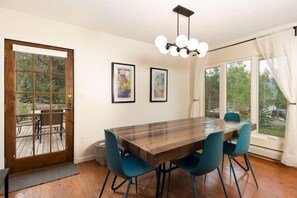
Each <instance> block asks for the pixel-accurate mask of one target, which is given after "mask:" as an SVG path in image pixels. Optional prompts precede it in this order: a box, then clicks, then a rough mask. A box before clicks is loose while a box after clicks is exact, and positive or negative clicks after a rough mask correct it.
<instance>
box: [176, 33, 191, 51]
mask: <svg viewBox="0 0 297 198" xmlns="http://www.w3.org/2000/svg"><path fill="white" fill-rule="evenodd" d="M188 42H189V41H188V37H187V36H186V35H183V34H181V35H179V36H178V37H176V39H175V43H176V45H177V46H178V47H180V48H182V47H186V46H187V44H188Z"/></svg>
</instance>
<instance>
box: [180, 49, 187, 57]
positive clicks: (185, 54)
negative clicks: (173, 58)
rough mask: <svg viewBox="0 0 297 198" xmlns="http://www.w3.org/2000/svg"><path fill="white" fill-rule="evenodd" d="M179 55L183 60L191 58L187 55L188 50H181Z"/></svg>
mask: <svg viewBox="0 0 297 198" xmlns="http://www.w3.org/2000/svg"><path fill="white" fill-rule="evenodd" d="M179 54H180V56H181V57H183V58H188V57H189V54H188V53H187V50H186V49H181V50H180V52H179Z"/></svg>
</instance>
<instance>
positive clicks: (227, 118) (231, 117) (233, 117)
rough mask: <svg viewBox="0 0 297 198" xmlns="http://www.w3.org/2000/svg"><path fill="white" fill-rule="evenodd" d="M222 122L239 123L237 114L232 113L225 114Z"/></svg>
mask: <svg viewBox="0 0 297 198" xmlns="http://www.w3.org/2000/svg"><path fill="white" fill-rule="evenodd" d="M224 120H225V121H226V122H230V121H233V122H240V116H239V114H238V113H234V112H228V113H226V114H225V116H224Z"/></svg>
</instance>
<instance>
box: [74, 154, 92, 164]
mask: <svg viewBox="0 0 297 198" xmlns="http://www.w3.org/2000/svg"><path fill="white" fill-rule="evenodd" d="M94 159H95V155H89V156H84V157H78V158H76V159H74V164H79V163H82V162H87V161H91V160H94Z"/></svg>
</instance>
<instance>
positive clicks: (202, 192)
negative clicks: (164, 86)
mask: <svg viewBox="0 0 297 198" xmlns="http://www.w3.org/2000/svg"><path fill="white" fill-rule="evenodd" d="M250 160H251V163H252V166H253V168H254V171H255V173H256V178H257V181H258V184H259V189H257V187H256V185H255V182H254V180H253V177H252V175H251V173H250V172H249V173H245V172H244V171H243V170H242V169H240V168H239V167H238V166H237V165H234V167H235V169H236V174H237V178H238V181H239V185H240V189H241V193H242V195H243V197H245V198H249V197H256V198H258V197H261V198H262V197H269V198H273V197H285V198H296V197H297V169H296V168H290V167H287V166H284V165H282V164H279V163H276V162H271V161H267V160H264V159H261V158H258V157H254V156H251V155H250ZM227 161H228V160H227V158H225V165H224V172H223V179H224V182H225V185H226V189H227V192H228V195H229V197H231V198H233V197H239V196H238V193H237V189H236V185H235V182H234V179H233V176H232V175H231V174H230V169H229V163H227ZM239 161H243V159H242V158H239ZM77 166H78V168H79V169H80V174H79V175H75V176H72V177H68V178H65V179H61V180H57V181H55V182H51V183H47V184H43V185H39V186H35V187H32V188H28V189H24V190H20V191H17V192H12V193H10V194H9V196H10V197H11V198H14V197H15V198H23V197H26V198H27V197H28V198H31V197H32V198H64V197H65V198H68V197H71V198H95V197H98V195H99V192H100V189H101V187H102V183H103V181H104V179H105V176H106V173H107V171H108V169H107V167H102V166H101V165H99V164H98V163H97V162H96V161H89V162H85V163H81V164H78V165H77ZM171 176H172V177H171V182H170V190H169V191H170V193H169V197H176V198H180V197H193V193H192V188H191V182H190V176H189V174H188V173H186V172H184V171H182V170H180V169H176V170H174V171H173V172H172V174H171ZM231 176H232V177H231ZM230 178H231V179H230ZM112 179H113V175H112V174H111V175H110V177H109V180H108V183H107V185H106V187H105V191H104V193H103V197H115V198H116V197H123V196H124V193H125V190H126V187H127V185H126V184H125V185H124V186H122V187H121V188H120V189H118V190H117V191H116V192H113V191H112V190H111V189H110V186H111V183H112ZM118 181H120V180H118ZM196 182H197V191H198V196H199V197H224V192H223V189H222V186H221V183H220V180H219V176H218V174H217V171H213V172H212V173H210V174H208V175H207V180H206V183H205V184H204V183H203V177H196ZM155 185H156V177H155V172H152V173H149V174H147V175H144V176H141V177H139V178H138V193H137V194H136V191H135V185H131V189H130V193H129V197H154V195H155ZM3 197H4V196H0V198H3ZM163 197H164V196H163Z"/></svg>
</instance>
